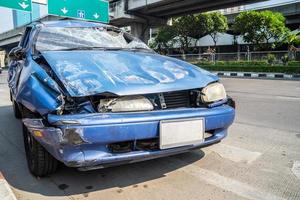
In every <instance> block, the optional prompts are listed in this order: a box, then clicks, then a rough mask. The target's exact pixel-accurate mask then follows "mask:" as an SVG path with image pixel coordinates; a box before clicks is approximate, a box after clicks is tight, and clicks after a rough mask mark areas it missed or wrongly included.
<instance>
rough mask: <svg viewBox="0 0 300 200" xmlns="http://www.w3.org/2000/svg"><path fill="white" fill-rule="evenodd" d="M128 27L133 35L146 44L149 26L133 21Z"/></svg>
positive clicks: (148, 37)
mask: <svg viewBox="0 0 300 200" xmlns="http://www.w3.org/2000/svg"><path fill="white" fill-rule="evenodd" d="M130 27H131V34H132V35H133V36H135V37H137V38H139V39H141V40H142V41H143V42H145V43H146V44H148V40H149V39H150V27H149V26H148V25H147V24H142V23H133V24H131V25H130Z"/></svg>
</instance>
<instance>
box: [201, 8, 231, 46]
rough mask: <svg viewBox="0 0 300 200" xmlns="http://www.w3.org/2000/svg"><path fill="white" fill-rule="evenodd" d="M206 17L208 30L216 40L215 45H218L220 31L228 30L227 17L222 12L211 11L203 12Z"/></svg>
mask: <svg viewBox="0 0 300 200" xmlns="http://www.w3.org/2000/svg"><path fill="white" fill-rule="evenodd" d="M203 15H204V18H206V20H205V22H206V32H207V34H208V35H210V37H211V38H212V40H213V41H214V46H215V47H216V46H217V42H218V33H225V32H226V31H227V30H228V23H227V18H226V17H225V16H224V15H222V14H221V13H220V12H210V13H205V14H203Z"/></svg>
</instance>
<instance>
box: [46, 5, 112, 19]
mask: <svg viewBox="0 0 300 200" xmlns="http://www.w3.org/2000/svg"><path fill="white" fill-rule="evenodd" d="M48 13H49V14H52V15H58V16H64V17H72V18H80V19H86V20H93V21H99V22H104V23H108V21H109V15H108V13H109V7H108V1H104V0H88V1H87V0H48Z"/></svg>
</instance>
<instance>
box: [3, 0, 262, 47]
mask: <svg viewBox="0 0 300 200" xmlns="http://www.w3.org/2000/svg"><path fill="white" fill-rule="evenodd" d="M35 1H37V0H35ZM39 1H40V0H39ZM43 1H44V2H46V1H45V0H43ZM258 1H263V0H218V1H212V0H109V2H110V18H111V19H110V23H111V24H112V25H115V26H119V27H124V26H131V33H132V34H133V35H135V36H137V37H139V38H141V39H142V40H144V41H147V40H148V38H149V29H150V28H151V27H157V26H161V25H164V24H166V23H167V20H168V19H169V18H170V17H175V16H181V15H185V14H191V13H197V12H204V11H210V10H216V9H221V8H228V7H233V6H239V5H244V4H249V3H254V2H258ZM55 19H62V18H61V17H56V16H50V15H48V16H46V17H44V18H42V19H40V20H41V21H48V20H55ZM24 27H25V26H23V27H18V28H16V29H14V30H11V31H8V32H5V33H2V34H0V48H2V49H4V50H6V51H9V50H10V49H11V48H12V47H13V46H16V45H17V43H18V41H19V40H20V38H21V33H22V32H23V30H24Z"/></svg>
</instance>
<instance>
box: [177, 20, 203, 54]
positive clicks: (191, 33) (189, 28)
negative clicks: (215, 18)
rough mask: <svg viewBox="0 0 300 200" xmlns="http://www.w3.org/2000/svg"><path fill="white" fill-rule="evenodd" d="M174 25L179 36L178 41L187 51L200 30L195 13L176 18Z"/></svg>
mask: <svg viewBox="0 0 300 200" xmlns="http://www.w3.org/2000/svg"><path fill="white" fill-rule="evenodd" d="M173 27H174V30H175V32H176V35H177V36H178V41H179V43H180V45H181V48H182V50H183V51H184V52H187V51H188V48H189V46H190V44H191V42H192V39H193V38H195V36H196V35H197V31H198V30H197V19H196V17H195V15H186V16H182V17H179V18H176V19H174V22H173Z"/></svg>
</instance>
